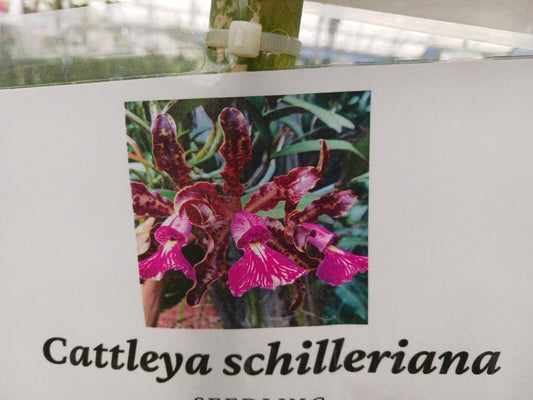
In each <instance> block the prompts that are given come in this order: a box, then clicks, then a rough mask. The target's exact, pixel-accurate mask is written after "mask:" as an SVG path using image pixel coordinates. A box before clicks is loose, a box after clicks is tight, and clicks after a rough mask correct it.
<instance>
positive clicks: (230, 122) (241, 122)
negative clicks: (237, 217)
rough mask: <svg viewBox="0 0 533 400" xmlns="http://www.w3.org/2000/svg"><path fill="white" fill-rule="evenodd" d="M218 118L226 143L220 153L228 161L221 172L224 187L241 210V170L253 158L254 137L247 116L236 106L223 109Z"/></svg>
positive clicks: (235, 209)
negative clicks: (249, 130) (252, 137)
mask: <svg viewBox="0 0 533 400" xmlns="http://www.w3.org/2000/svg"><path fill="white" fill-rule="evenodd" d="M218 120H219V123H220V126H221V128H222V131H223V132H224V144H223V145H222V147H220V155H221V156H222V157H223V158H224V160H225V161H226V167H225V168H224V170H223V171H222V172H221V175H222V177H223V178H224V184H223V185H222V189H223V190H224V192H226V193H227V194H228V195H229V196H230V201H231V205H232V209H233V210H234V211H240V210H241V201H240V196H241V194H242V193H243V192H244V187H243V185H242V184H241V172H242V169H243V168H244V165H245V164H246V163H247V162H248V161H250V160H251V159H252V139H251V137H250V133H249V132H248V127H247V122H246V118H245V117H244V115H243V114H242V113H241V112H240V111H239V110H237V109H236V108H232V107H227V108H225V109H223V110H222V112H221V113H220V115H219V119H218Z"/></svg>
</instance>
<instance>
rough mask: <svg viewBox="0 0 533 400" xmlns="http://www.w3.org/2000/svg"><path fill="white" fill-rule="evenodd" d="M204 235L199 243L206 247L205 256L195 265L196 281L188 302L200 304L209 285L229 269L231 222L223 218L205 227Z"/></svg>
mask: <svg viewBox="0 0 533 400" xmlns="http://www.w3.org/2000/svg"><path fill="white" fill-rule="evenodd" d="M203 233H204V235H203V236H202V237H200V238H199V240H198V241H199V244H201V245H202V247H204V248H205V257H204V259H203V260H202V261H200V262H199V263H197V264H196V265H195V266H194V271H195V274H196V282H195V283H194V286H193V287H192V288H191V289H190V290H189V292H188V293H187V296H186V297H187V304H189V305H191V306H195V305H198V304H199V303H200V300H201V299H202V297H203V295H204V294H205V292H207V290H208V289H209V287H210V286H211V285H212V284H213V283H214V282H216V281H217V280H219V279H220V278H221V277H222V276H223V275H224V274H225V273H226V270H227V263H226V252H227V250H228V247H229V245H230V240H229V234H230V224H229V221H228V220H221V221H217V222H214V223H212V224H209V225H208V226H206V227H205V228H203Z"/></svg>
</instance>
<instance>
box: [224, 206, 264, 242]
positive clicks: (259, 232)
mask: <svg viewBox="0 0 533 400" xmlns="http://www.w3.org/2000/svg"><path fill="white" fill-rule="evenodd" d="M231 234H232V235H233V238H234V239H235V244H236V245H237V247H238V248H239V249H244V248H245V246H246V245H247V244H248V243H250V242H260V243H264V242H266V241H267V240H268V239H270V237H271V236H272V234H271V233H270V231H269V230H268V228H267V226H266V224H265V222H264V221H263V220H262V219H261V218H260V217H258V216H257V215H255V214H252V213H249V212H247V211H240V212H238V213H236V214H235V215H234V216H233V219H232V221H231Z"/></svg>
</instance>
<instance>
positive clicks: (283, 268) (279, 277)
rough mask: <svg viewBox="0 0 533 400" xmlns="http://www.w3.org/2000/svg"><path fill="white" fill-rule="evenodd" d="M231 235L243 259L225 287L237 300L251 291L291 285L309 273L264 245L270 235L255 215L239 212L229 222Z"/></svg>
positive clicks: (232, 270) (229, 272)
mask: <svg viewBox="0 0 533 400" xmlns="http://www.w3.org/2000/svg"><path fill="white" fill-rule="evenodd" d="M231 234H232V235H233V238H234V239H235V243H236V245H237V247H238V248H239V249H243V250H244V255H243V256H242V258H241V259H240V260H239V261H237V262H236V263H235V264H234V265H233V266H232V267H231V268H230V269H229V271H228V285H229V288H230V290H231V293H232V294H233V295H234V296H237V297H240V296H242V295H243V294H244V293H245V292H247V291H248V290H250V289H252V288H254V287H261V288H264V289H271V290H273V289H275V288H277V287H278V286H282V285H288V284H291V283H293V282H294V281H295V280H296V279H298V278H299V277H301V276H302V275H305V274H307V273H308V272H309V271H307V270H306V269H304V268H302V267H300V266H299V265H296V264H295V263H294V262H292V261H291V260H289V259H288V258H287V257H286V256H284V255H283V254H281V253H278V252H277V251H276V250H273V249H271V248H270V247H268V246H266V245H265V242H267V241H268V240H269V239H270V238H271V237H272V233H270V231H269V230H268V228H267V226H266V224H265V222H264V221H263V220H262V219H261V218H260V217H258V216H257V215H255V214H252V213H249V212H247V211H240V212H238V213H236V214H235V215H234V216H233V219H232V221H231Z"/></svg>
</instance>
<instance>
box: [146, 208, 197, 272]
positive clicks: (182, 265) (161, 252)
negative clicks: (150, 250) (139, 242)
mask: <svg viewBox="0 0 533 400" xmlns="http://www.w3.org/2000/svg"><path fill="white" fill-rule="evenodd" d="M191 228H192V224H191V223H190V222H189V220H188V219H187V218H184V217H181V216H179V215H172V216H170V217H168V218H167V219H166V220H165V221H164V222H163V224H161V226H160V227H159V228H157V230H156V231H155V235H154V237H155V240H156V241H157V242H158V243H159V244H160V245H161V246H160V247H159V249H158V250H157V251H156V252H155V253H154V254H152V255H151V256H150V257H148V258H146V259H144V260H141V261H139V274H140V276H141V278H142V279H157V280H159V279H161V278H162V277H163V275H164V274H165V272H167V271H170V270H177V271H181V272H183V273H184V274H185V276H186V277H187V278H189V279H192V280H194V279H195V277H194V271H193V269H192V265H191V263H190V262H189V261H188V260H187V259H186V258H185V256H184V255H183V253H182V251H181V248H182V247H183V246H185V245H186V244H187V242H188V240H189V235H190V233H191Z"/></svg>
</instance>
